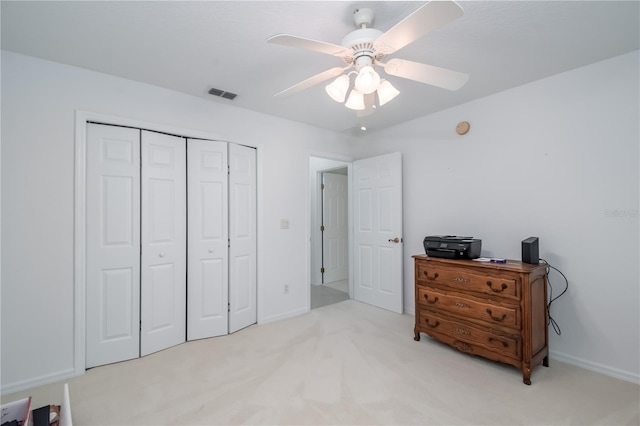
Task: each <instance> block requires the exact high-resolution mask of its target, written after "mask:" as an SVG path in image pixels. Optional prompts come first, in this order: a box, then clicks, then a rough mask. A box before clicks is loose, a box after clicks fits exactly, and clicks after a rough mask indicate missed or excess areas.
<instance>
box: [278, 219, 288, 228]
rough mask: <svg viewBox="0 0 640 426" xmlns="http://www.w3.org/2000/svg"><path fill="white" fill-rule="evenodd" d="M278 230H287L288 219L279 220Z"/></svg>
mask: <svg viewBox="0 0 640 426" xmlns="http://www.w3.org/2000/svg"><path fill="white" fill-rule="evenodd" d="M280 229H289V219H280Z"/></svg>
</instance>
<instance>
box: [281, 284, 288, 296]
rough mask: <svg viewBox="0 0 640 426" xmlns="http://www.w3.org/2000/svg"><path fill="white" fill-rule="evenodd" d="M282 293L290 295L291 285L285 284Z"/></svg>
mask: <svg viewBox="0 0 640 426" xmlns="http://www.w3.org/2000/svg"><path fill="white" fill-rule="evenodd" d="M282 292H283V293H284V294H289V284H285V285H284V287H282Z"/></svg>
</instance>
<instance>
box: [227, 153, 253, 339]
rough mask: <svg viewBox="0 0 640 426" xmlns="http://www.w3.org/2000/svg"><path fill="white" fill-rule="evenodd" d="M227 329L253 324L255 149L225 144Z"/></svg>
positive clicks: (237, 328) (231, 329)
mask: <svg viewBox="0 0 640 426" xmlns="http://www.w3.org/2000/svg"><path fill="white" fill-rule="evenodd" d="M229 240H230V243H229V304H230V312H229V332H230V333H233V332H235V331H237V330H240V329H241V328H244V327H247V326H249V325H251V324H255V323H256V320H257V309H256V282H257V279H256V244H257V238H256V150H255V149H253V148H248V147H245V146H241V145H235V144H230V145H229Z"/></svg>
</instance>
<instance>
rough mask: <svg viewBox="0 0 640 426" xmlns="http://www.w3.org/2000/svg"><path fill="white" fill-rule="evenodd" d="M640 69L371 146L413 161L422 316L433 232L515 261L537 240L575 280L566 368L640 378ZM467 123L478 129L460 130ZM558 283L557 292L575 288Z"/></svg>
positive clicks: (543, 89)
mask: <svg viewBox="0 0 640 426" xmlns="http://www.w3.org/2000/svg"><path fill="white" fill-rule="evenodd" d="M638 62H639V53H638V52H634V53H631V54H627V55H623V56H620V57H616V58H613V59H610V60H606V61H604V62H600V63H597V64H593V65H590V66H586V67H583V68H579V69H576V70H573V71H570V72H567V73H564V74H560V75H557V76H553V77H550V78H547V79H544V80H540V81H536V82H534V83H530V84H527V85H524V86H521V87H517V88H514V89H511V90H507V91H505V92H502V93H499V94H496V95H493V96H490V97H487V98H484V99H480V100H477V101H474V102H471V103H468V104H465V105H462V106H459V107H456V108H452V109H449V110H447V111H443V112H440V113H437V114H433V115H430V116H427V117H423V118H420V119H417V120H414V121H411V122H408V123H405V124H402V125H399V126H396V127H395V128H392V129H388V130H386V131H382V132H379V133H377V134H374V135H372V137H371V138H370V139H369V140H367V141H364V142H363V143H358V148H359V149H358V150H359V153H358V152H357V153H356V155H357V156H359V157H365V156H370V155H374V154H378V153H385V152H392V151H402V153H403V162H404V172H403V184H404V189H403V191H404V194H403V195H404V227H405V228H404V240H405V250H404V251H405V259H404V275H405V282H404V289H405V306H406V309H407V311H408V312H413V309H415V302H414V299H413V297H414V292H413V276H414V274H413V262H412V259H411V255H412V254H416V253H424V249H423V246H422V240H423V238H424V237H425V236H426V235H433V234H454V235H456V234H457V235H471V236H475V237H477V238H481V239H482V247H483V255H486V256H496V257H507V258H512V259H520V256H521V246H520V242H521V241H522V240H523V239H524V238H527V237H529V236H537V237H539V238H540V256H541V257H543V258H545V259H547V260H548V261H549V262H550V263H551V264H552V265H554V266H556V267H557V268H559V269H560V270H562V271H563V272H564V273H565V275H566V276H567V277H568V279H569V290H568V292H567V293H566V294H565V295H564V296H562V297H561V298H560V299H558V300H557V301H555V302H554V303H553V304H552V308H551V314H552V316H553V318H555V320H556V321H557V322H558V324H559V325H560V327H561V330H562V334H561V335H560V336H557V335H555V334H554V333H553V331H552V330H551V329H550V350H551V358H552V361H553V358H556V359H562V360H565V361H569V362H572V363H574V364H578V365H582V366H584V367H587V368H590V369H594V370H598V371H603V372H606V373H608V374H611V375H615V376H618V377H622V378H625V379H627V380H631V381H635V382H638V381H639V372H640V361H639V359H640V354H639V347H640V342H639V336H640V330H639V317H638V313H639V312H640V306H639V299H640V295H639V281H640V279H639V271H638V260H639V257H640V253H639V249H638V237H639V226H638V222H639V220H638V192H639V184H638V179H639V176H638V161H639V149H638V145H639V141H640V134H639V118H640V111H639V99H640V96H639V94H640V93H639V78H638V76H639V75H640V70H639V67H638ZM471 78H473V76H472V77H471ZM463 90H464V89H463ZM428 101H429V100H428V99H425V102H428ZM463 120H466V121H469V122H470V123H471V130H470V132H469V133H468V134H467V135H466V136H458V135H457V134H456V133H455V127H456V124H457V123H458V122H460V121H463ZM612 212H613V213H612ZM551 280H552V284H553V291H554V295H557V294H558V293H559V291H560V290H561V289H562V288H563V286H564V285H563V281H562V280H561V279H560V277H559V276H558V275H557V274H552V275H551ZM552 366H553V364H552Z"/></svg>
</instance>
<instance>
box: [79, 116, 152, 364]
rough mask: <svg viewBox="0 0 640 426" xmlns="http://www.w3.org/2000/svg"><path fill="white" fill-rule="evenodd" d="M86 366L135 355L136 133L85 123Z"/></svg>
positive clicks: (137, 277)
mask: <svg viewBox="0 0 640 426" xmlns="http://www.w3.org/2000/svg"><path fill="white" fill-rule="evenodd" d="M86 160H87V163H86V164H87V193H86V203H87V204H86V205H87V210H86V211H87V215H86V235H87V240H86V253H87V260H86V367H87V368H90V367H95V366H98V365H104V364H110V363H113V362H118V361H124V360H127V359H131V358H137V357H138V356H139V342H140V334H139V322H140V131H139V130H137V129H128V128H122V127H115V126H105V125H101V124H88V125H87V158H86Z"/></svg>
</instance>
